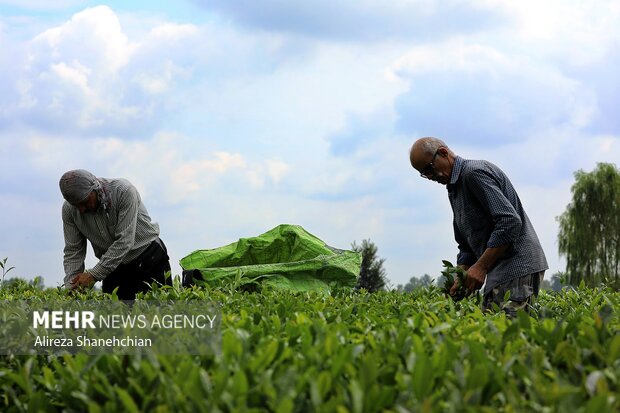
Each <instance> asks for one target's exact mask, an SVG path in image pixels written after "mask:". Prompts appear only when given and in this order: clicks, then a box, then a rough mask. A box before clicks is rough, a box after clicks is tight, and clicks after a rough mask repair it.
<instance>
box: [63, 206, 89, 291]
mask: <svg viewBox="0 0 620 413" xmlns="http://www.w3.org/2000/svg"><path fill="white" fill-rule="evenodd" d="M71 208H72V207H71V206H70V205H69V204H68V203H66V202H65V203H64V204H63V206H62V227H63V234H64V238H65V249H64V255H63V266H64V269H65V278H64V283H65V285H69V283H70V282H71V280H73V278H74V277H75V276H76V275H77V274H79V273H81V272H83V271H84V259H85V258H86V237H85V236H84V235H83V234H82V233H81V232H80V231H79V230H78V228H77V227H76V225H75V222H74V219H73V215H72V212H71Z"/></svg>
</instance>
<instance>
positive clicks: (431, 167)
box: [420, 149, 439, 179]
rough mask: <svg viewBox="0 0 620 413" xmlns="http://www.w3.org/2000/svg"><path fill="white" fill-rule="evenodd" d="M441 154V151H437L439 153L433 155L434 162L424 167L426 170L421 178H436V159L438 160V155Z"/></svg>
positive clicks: (421, 173) (423, 170)
mask: <svg viewBox="0 0 620 413" xmlns="http://www.w3.org/2000/svg"><path fill="white" fill-rule="evenodd" d="M438 154H439V149H437V151H436V152H435V155H433V160H432V161H431V162H430V163H429V164H428V165H426V166H425V167H424V169H422V170H421V171H420V176H421V177H422V178H426V179H431V178H432V177H433V176H435V166H434V164H435V159H436V158H437V155H438Z"/></svg>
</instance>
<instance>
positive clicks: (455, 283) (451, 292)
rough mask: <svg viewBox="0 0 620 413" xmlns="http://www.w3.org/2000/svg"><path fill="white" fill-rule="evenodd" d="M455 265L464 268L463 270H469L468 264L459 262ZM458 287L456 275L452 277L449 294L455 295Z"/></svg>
mask: <svg viewBox="0 0 620 413" xmlns="http://www.w3.org/2000/svg"><path fill="white" fill-rule="evenodd" d="M457 267H459V268H462V269H463V270H465V272H467V270H469V265H465V264H459V265H457ZM458 289H459V279H458V277H455V278H454V284H452V287H451V288H450V295H451V296H452V297H454V296H455V295H456V292H457V291H458Z"/></svg>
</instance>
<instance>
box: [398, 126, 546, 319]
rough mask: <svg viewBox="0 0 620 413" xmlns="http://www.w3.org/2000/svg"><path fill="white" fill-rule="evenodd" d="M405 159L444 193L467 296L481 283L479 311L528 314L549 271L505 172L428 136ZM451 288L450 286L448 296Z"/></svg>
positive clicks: (536, 237) (454, 289)
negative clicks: (450, 216)
mask: <svg viewBox="0 0 620 413" xmlns="http://www.w3.org/2000/svg"><path fill="white" fill-rule="evenodd" d="M409 160H410V162H411V166H413V168H414V169H415V170H417V171H418V172H419V173H420V176H421V177H423V178H426V179H429V180H431V181H434V182H437V183H439V184H441V185H445V186H446V188H447V190H448V198H449V200H450V205H451V207H452V212H453V227H454V236H455V238H456V242H457V244H458V255H457V265H458V266H459V267H461V268H463V269H465V270H466V271H467V278H466V281H465V287H466V288H467V289H468V290H469V291H470V292H473V291H476V290H479V289H480V288H481V287H482V285H483V284H484V285H485V289H484V300H483V308H484V309H485V310H490V309H492V308H493V304H496V305H497V306H498V307H499V308H501V309H503V310H504V311H505V312H506V313H507V314H508V316H511V317H514V316H515V315H516V311H517V310H519V309H524V310H525V311H529V309H530V307H531V305H532V303H533V300H534V299H535V298H536V296H537V295H538V290H539V287H540V283H541V282H542V279H543V276H544V273H545V270H547V269H548V268H549V267H548V265H547V260H546V258H545V253H544V252H543V249H542V247H541V245H540V242H539V240H538V236H537V235H536V232H535V231H534V227H533V226H532V223H531V222H530V220H529V218H528V216H527V214H526V213H525V210H524V209H523V206H522V204H521V200H520V199H519V196H518V195H517V192H516V191H515V189H514V187H513V186H512V184H511V182H510V180H509V179H508V177H507V176H506V174H504V172H503V171H502V170H501V169H500V168H498V167H497V166H495V165H493V164H492V163H491V162H488V161H481V160H480V161H478V160H469V159H464V158H461V157H460V156H457V155H455V154H454V152H452V151H451V150H450V148H448V146H447V145H446V144H445V143H444V142H443V141H442V140H440V139H437V138H432V137H426V138H422V139H418V140H417V141H416V142H415V143H414V144H413V146H412V147H411V150H410V152H409ZM485 283H486V284H485ZM456 289H457V284H456V282H455V285H454V286H453V287H452V289H451V291H450V292H451V294H453V295H454V294H455V293H456ZM507 292H510V298H509V301H508V302H504V297H505V295H506V293H507Z"/></svg>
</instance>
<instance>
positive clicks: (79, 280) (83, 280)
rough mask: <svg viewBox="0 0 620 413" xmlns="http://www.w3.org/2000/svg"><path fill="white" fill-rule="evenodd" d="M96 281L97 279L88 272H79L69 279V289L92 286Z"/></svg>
mask: <svg viewBox="0 0 620 413" xmlns="http://www.w3.org/2000/svg"><path fill="white" fill-rule="evenodd" d="M96 282H97V280H95V277H93V276H92V275H91V274H90V273H87V272H81V273H79V274H78V275H76V276H75V277H74V278H73V280H71V289H72V290H75V289H86V288H92V287H93V285H95V283H96Z"/></svg>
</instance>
